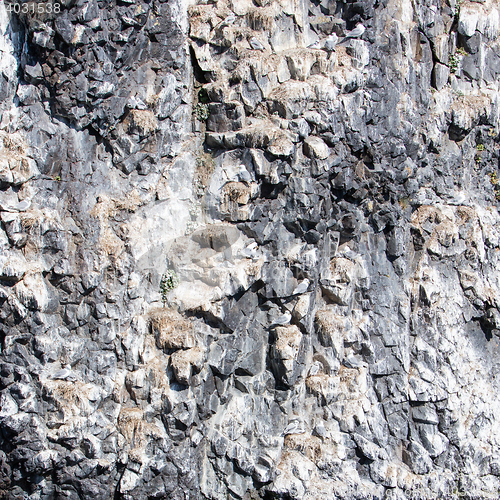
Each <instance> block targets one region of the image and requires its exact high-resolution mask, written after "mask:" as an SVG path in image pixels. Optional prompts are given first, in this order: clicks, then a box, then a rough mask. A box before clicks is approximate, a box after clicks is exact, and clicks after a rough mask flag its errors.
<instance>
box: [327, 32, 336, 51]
mask: <svg viewBox="0 0 500 500" xmlns="http://www.w3.org/2000/svg"><path fill="white" fill-rule="evenodd" d="M337 43H339V37H338V36H337V35H336V34H335V33H333V35H330V36H329V37H328V38H327V39H326V40H325V49H326V50H327V51H328V52H333V51H334V50H335V47H336V46H337Z"/></svg>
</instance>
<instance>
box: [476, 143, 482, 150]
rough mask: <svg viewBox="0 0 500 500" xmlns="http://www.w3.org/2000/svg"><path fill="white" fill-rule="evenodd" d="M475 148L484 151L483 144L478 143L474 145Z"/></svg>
mask: <svg viewBox="0 0 500 500" xmlns="http://www.w3.org/2000/svg"><path fill="white" fill-rule="evenodd" d="M476 149H477V150H478V151H484V144H478V145H477V146H476Z"/></svg>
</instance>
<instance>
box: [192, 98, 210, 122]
mask: <svg viewBox="0 0 500 500" xmlns="http://www.w3.org/2000/svg"><path fill="white" fill-rule="evenodd" d="M194 114H195V115H196V118H198V120H200V122H206V121H207V120H208V117H209V116H210V111H209V109H208V104H206V103H204V102H199V103H198V104H197V105H196V106H195V108H194Z"/></svg>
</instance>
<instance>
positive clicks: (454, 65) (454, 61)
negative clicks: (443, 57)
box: [448, 54, 459, 73]
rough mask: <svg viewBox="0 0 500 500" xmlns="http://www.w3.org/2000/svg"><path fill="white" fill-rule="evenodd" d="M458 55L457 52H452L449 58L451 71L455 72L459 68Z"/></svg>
mask: <svg viewBox="0 0 500 500" xmlns="http://www.w3.org/2000/svg"><path fill="white" fill-rule="evenodd" d="M458 62H459V60H458V57H457V56H456V55H455V54H451V55H450V57H449V58H448V67H449V68H450V73H455V72H456V71H457V69H458Z"/></svg>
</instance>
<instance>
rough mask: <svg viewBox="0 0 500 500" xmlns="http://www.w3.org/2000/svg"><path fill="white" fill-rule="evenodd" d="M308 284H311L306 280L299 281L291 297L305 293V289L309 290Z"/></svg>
mask: <svg viewBox="0 0 500 500" xmlns="http://www.w3.org/2000/svg"><path fill="white" fill-rule="evenodd" d="M310 284H311V282H310V281H309V280H308V279H307V278H306V279H305V280H303V281H301V282H300V283H299V284H298V285H297V287H296V288H295V290H294V291H293V293H292V295H301V294H303V293H305V292H307V289H308V288H309V285H310Z"/></svg>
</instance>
